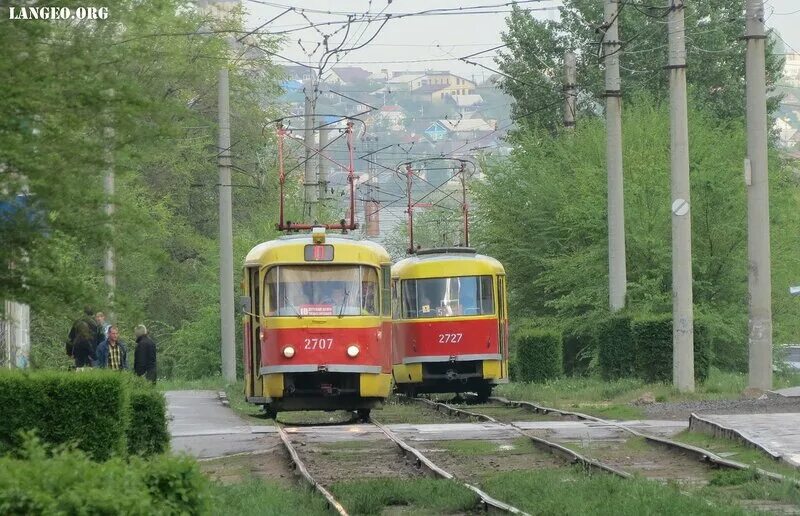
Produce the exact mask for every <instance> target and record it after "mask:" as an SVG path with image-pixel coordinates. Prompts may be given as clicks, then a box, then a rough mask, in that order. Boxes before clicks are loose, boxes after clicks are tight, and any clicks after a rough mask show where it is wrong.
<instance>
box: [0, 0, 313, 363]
mask: <svg viewBox="0 0 800 516" xmlns="http://www.w3.org/2000/svg"><path fill="white" fill-rule="evenodd" d="M113 14H114V16H113V17H112V18H109V19H108V20H105V21H97V22H88V21H82V22H63V23H59V22H53V21H38V22H37V21H31V22H26V23H16V22H10V21H9V20H8V16H0V57H1V58H0V73H2V74H3V76H4V77H11V76H12V71H13V74H14V77H15V80H14V81H13V82H10V83H8V84H7V86H8V88H7V89H5V90H4V100H5V102H3V103H2V105H0V115H2V116H0V170H1V171H2V172H3V173H0V203H2V202H3V201H5V200H7V199H9V198H10V197H13V196H14V195H15V194H16V193H17V192H19V191H27V192H29V193H30V194H31V195H30V199H31V201H30V206H31V207H32V209H31V210H30V211H31V212H32V213H34V214H35V216H28V215H27V214H24V215H25V216H22V217H15V218H14V219H13V220H10V219H7V218H6V217H2V216H0V240H2V241H3V243H4V245H3V246H0V260H2V262H3V265H2V266H0V297H2V298H12V299H18V300H20V301H27V302H29V303H30V304H31V305H32V310H33V314H32V341H33V346H34V350H33V353H34V360H36V361H37V362H38V364H39V365H63V364H64V363H65V362H66V357H64V353H63V339H64V335H65V334H66V331H67V329H68V328H69V324H70V322H71V321H70V319H71V318H72V317H74V316H75V315H76V314H77V313H78V311H79V308H80V307H81V306H82V305H83V304H84V303H95V306H97V307H98V309H104V310H106V311H108V309H109V307H107V306H106V292H105V287H104V285H103V270H102V257H103V252H104V249H105V248H106V246H108V245H109V244H112V243H113V245H114V247H115V248H116V250H117V282H118V283H117V293H116V298H115V305H114V306H113V310H114V312H115V320H114V322H116V323H118V324H120V326H121V332H122V335H123V337H124V338H127V339H129V340H130V339H131V338H132V336H131V335H130V332H131V330H132V328H133V325H134V324H136V323H139V322H146V323H147V325H148V327H149V328H150V329H151V332H152V333H154V334H155V336H156V340H158V341H159V345H160V349H161V354H162V356H163V358H164V361H163V365H164V366H165V367H164V368H163V370H162V372H168V371H169V369H170V367H172V368H173V369H174V370H175V371H179V372H182V373H185V374H187V375H189V374H198V371H199V374H202V373H206V372H209V371H214V370H215V369H218V368H219V363H218V362H219V356H218V355H219V353H202V352H200V351H199V350H202V349H206V350H208V349H215V348H218V335H219V328H218V324H219V322H218V320H216V319H215V318H217V317H218V308H217V304H218V300H217V295H216V293H217V292H218V286H217V284H218V279H217V276H218V272H217V269H218V266H217V261H218V249H217V243H216V242H217V231H218V228H217V210H218V208H217V184H216V183H217V181H216V178H217V167H216V156H217V149H216V118H217V113H216V97H217V95H216V91H217V87H216V80H217V70H218V69H219V68H220V67H221V66H227V67H228V68H229V70H230V82H231V111H232V120H233V131H232V132H233V146H232V152H233V155H234V156H233V157H234V166H235V169H234V179H233V187H234V189H235V190H234V192H235V195H234V220H235V227H234V235H235V241H234V245H235V254H236V257H235V259H239V260H241V259H243V257H244V254H245V253H246V252H247V250H248V249H249V248H250V247H252V246H253V245H255V244H256V243H258V242H260V241H263V240H266V239H269V238H271V237H272V236H274V235H275V234H276V232H275V230H274V229H273V224H274V221H275V212H276V210H277V207H276V206H277V202H276V199H277V173H276V172H275V168H276V166H275V165H276V163H275V160H274V156H275V151H274V148H275V138H274V137H273V136H272V135H271V133H270V132H269V131H265V130H264V121H265V120H269V119H272V118H275V113H274V112H272V111H271V109H272V108H270V107H269V106H270V105H271V104H272V102H271V99H272V98H274V96H275V95H276V94H277V93H278V86H277V84H278V82H277V79H278V71H277V67H275V66H274V65H273V64H272V62H271V61H270V59H269V58H268V57H266V55H265V54H264V53H261V52H260V51H259V49H267V50H270V49H274V46H275V44H276V43H275V41H274V40H272V39H270V38H266V37H263V36H256V35H251V36H249V37H248V38H247V39H245V40H243V41H242V42H241V43H240V45H239V46H238V47H236V48H235V49H234V50H233V51H229V47H228V43H227V42H226V40H225V37H226V35H227V34H228V32H226V31H233V32H234V33H236V34H240V33H241V31H242V19H241V16H240V14H241V13H234V16H232V17H231V18H229V19H227V20H224V21H221V22H216V21H214V20H212V19H211V17H210V16H208V15H206V14H204V13H202V12H200V11H198V10H197V9H196V8H195V7H194V6H192V5H189V4H187V3H185V2H183V1H182V0H164V1H161V2H155V3H147V4H141V3H140V2H133V1H128V0H122V1H121V2H118V3H117V4H115V6H114V9H113ZM201 29H206V30H205V31H204V32H206V34H202V35H201V34H196V33H197V32H198V31H199V30H201ZM207 29H213V30H207ZM107 127H111V128H113V130H114V133H113V138H111V137H110V136H109V133H108V132H107V131H106V128H107ZM110 163H113V166H114V170H115V173H116V181H117V185H116V187H117V188H116V192H117V193H116V195H115V197H114V199H113V201H114V203H115V205H116V211H115V214H114V216H113V218H111V219H110V220H109V218H107V217H106V216H105V215H104V213H103V210H102V207H103V205H104V203H105V201H106V199H105V197H104V193H103V176H104V174H105V171H106V169H107V168H108V167H109V165H110ZM7 172H8V173H7ZM296 190H297V188H296V185H294V184H293V183H290V184H289V185H288V193H289V206H288V210H289V212H290V213H291V212H292V211H293V210H294V209H295V206H294V204H293V202H292V201H293V194H294V193H295V192H296ZM109 222H111V223H113V226H109V225H107V223H109ZM32 225H33V226H35V227H34V228H33V229H36V230H35V231H32V230H31V229H32V228H31V226H32ZM112 227H113V229H112ZM6 242H8V243H9V244H10V245H6ZM9 262H11V263H14V265H15V267H14V268H13V269H11V268H8V269H7V268H6V267H5V264H6V263H9ZM192 325H194V326H192ZM213 328H216V330H215V331H213V330H212V329H213ZM198 335H202V336H203V339H198V338H197V336H198ZM194 346H197V348H196V349H197V350H198V352H197V353H194V351H195V348H194ZM54 350H55V351H54ZM190 355H191V357H190ZM170 364H172V365H170Z"/></svg>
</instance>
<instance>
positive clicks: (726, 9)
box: [497, 0, 783, 129]
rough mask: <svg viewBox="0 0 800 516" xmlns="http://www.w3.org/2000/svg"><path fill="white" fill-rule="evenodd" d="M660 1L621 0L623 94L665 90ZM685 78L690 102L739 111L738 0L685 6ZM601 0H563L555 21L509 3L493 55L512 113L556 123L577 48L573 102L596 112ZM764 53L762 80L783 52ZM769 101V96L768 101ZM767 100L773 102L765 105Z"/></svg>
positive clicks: (736, 114) (717, 111)
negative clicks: (568, 56)
mask: <svg viewBox="0 0 800 516" xmlns="http://www.w3.org/2000/svg"><path fill="white" fill-rule="evenodd" d="M667 12H668V10H667V7H666V6H663V7H662V6H660V5H650V4H640V3H633V2H621V3H620V14H619V17H618V21H619V31H620V40H621V45H622V47H621V51H620V52H621V53H620V78H621V82H622V92H623V97H624V98H625V99H628V100H633V99H635V97H636V95H637V94H638V93H640V92H642V91H647V92H649V93H650V94H651V95H654V96H656V98H659V99H663V98H667V96H668V85H669V84H668V75H667V73H666V72H665V71H664V70H663V68H664V66H666V64H667V25H666V16H667ZM685 25H686V50H687V58H686V60H687V64H688V70H687V82H688V85H689V88H690V90H691V96H692V98H693V99H694V102H695V104H696V105H697V106H698V107H701V108H703V109H704V110H706V111H708V112H710V113H713V114H714V115H715V116H717V117H720V118H741V117H743V115H744V86H745V84H744V62H745V60H744V49H745V45H744V42H743V41H742V40H741V39H740V38H741V36H742V34H743V33H744V25H745V23H744V9H743V4H742V2H741V0H698V1H696V2H690V3H688V4H687V7H686V9H685ZM605 29H606V27H605V26H604V18H603V2H598V1H596V0H564V2H563V6H562V7H561V8H560V19H559V21H549V20H537V19H536V18H535V17H534V13H532V12H531V11H527V10H525V9H524V8H522V7H518V6H514V8H513V10H512V13H511V14H510V15H509V17H508V19H507V30H506V32H504V33H503V43H505V44H506V45H507V48H506V49H504V50H502V51H501V52H500V54H499V57H498V59H497V62H498V65H499V67H500V71H501V72H502V73H503V74H504V75H503V77H502V79H501V81H500V85H501V87H502V89H503V90H504V91H505V92H506V93H508V94H509V95H511V96H512V97H513V98H514V110H513V113H514V116H515V118H516V119H517V120H524V121H528V122H533V123H534V124H535V125H541V126H544V127H549V128H551V129H552V128H555V127H557V126H559V125H560V124H561V117H562V110H563V107H562V106H563V100H562V99H563V95H562V92H561V77H562V75H563V72H562V70H563V59H564V53H565V52H567V51H573V52H575V53H576V54H577V55H578V66H577V77H578V89H579V109H581V110H582V111H583V112H584V113H596V112H597V111H598V106H600V105H601V104H602V99H603V94H604V92H605V82H604V78H603V73H604V72H603V69H602V59H601V58H600V56H601V55H602V52H603V50H602V48H601V43H602V42H603V40H604V33H605ZM774 46H775V42H774V40H770V41H769V46H768V53H767V82H768V85H770V86H772V85H774V84H775V82H776V81H777V79H778V78H779V77H780V74H781V70H782V67H783V59H782V58H781V57H780V56H777V55H775V54H773V53H772V48H774ZM773 102H774V101H773ZM772 107H773V108H774V107H775V105H773V106H772Z"/></svg>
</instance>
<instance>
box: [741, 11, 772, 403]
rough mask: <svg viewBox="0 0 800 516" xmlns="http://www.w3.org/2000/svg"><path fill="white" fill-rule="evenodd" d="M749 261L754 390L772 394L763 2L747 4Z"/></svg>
mask: <svg viewBox="0 0 800 516" xmlns="http://www.w3.org/2000/svg"><path fill="white" fill-rule="evenodd" d="M745 40H747V53H746V66H745V77H746V79H747V86H746V93H747V159H746V160H745V184H746V185H747V256H748V260H749V267H748V279H749V281H748V286H749V292H750V296H749V298H750V310H749V312H750V320H749V333H750V338H749V344H750V364H749V365H750V378H749V382H748V383H749V386H750V387H754V388H757V389H763V390H768V389H771V388H772V278H771V276H770V274H771V270H770V249H769V184H768V177H767V82H766V72H765V55H764V54H765V50H766V41H767V37H766V35H765V32H764V2H763V0H747V10H746V33H745Z"/></svg>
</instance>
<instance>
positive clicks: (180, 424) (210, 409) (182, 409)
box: [165, 391, 250, 437]
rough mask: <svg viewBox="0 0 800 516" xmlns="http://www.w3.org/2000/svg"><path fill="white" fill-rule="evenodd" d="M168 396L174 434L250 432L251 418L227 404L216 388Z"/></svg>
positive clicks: (176, 435) (185, 435) (168, 393)
mask: <svg viewBox="0 0 800 516" xmlns="http://www.w3.org/2000/svg"><path fill="white" fill-rule="evenodd" d="M165 395H166V398H167V413H168V414H169V418H170V422H169V432H170V434H171V435H172V436H173V437H190V436H201V435H222V434H249V433H250V425H249V424H248V423H247V421H245V420H243V419H242V418H241V417H239V416H238V415H237V414H236V413H235V412H234V411H233V410H231V409H230V408H229V407H226V406H225V405H223V404H222V403H221V402H220V400H219V395H218V394H217V392H216V391H169V392H167V393H166V394H165Z"/></svg>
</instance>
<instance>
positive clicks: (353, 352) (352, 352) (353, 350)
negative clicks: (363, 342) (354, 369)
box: [347, 344, 361, 358]
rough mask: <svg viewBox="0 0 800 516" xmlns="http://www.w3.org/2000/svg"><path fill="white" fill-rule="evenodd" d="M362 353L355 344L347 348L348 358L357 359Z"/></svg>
mask: <svg viewBox="0 0 800 516" xmlns="http://www.w3.org/2000/svg"><path fill="white" fill-rule="evenodd" d="M360 351H361V350H360V349H358V346H356V345H355V344H353V345H351V346H347V356H348V357H350V358H356V357H357V356H358V353H359V352H360Z"/></svg>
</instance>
